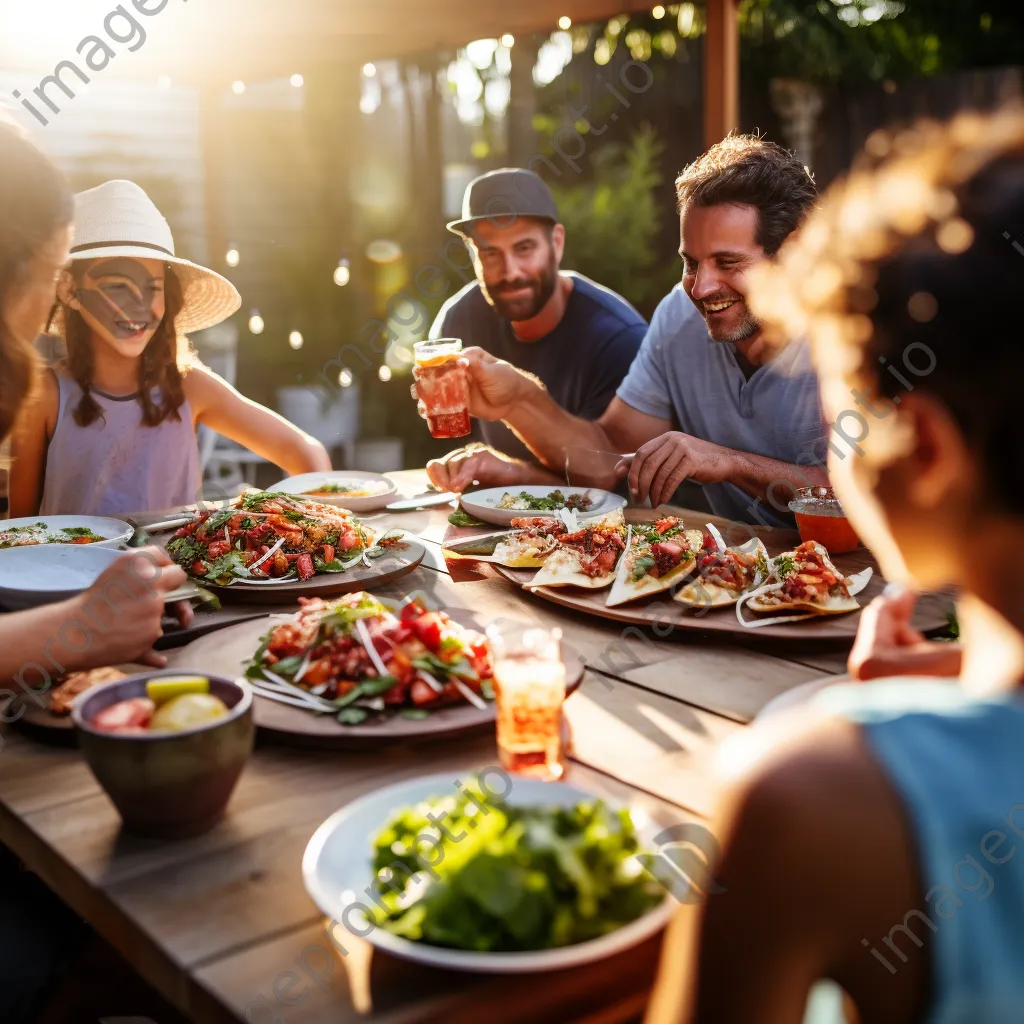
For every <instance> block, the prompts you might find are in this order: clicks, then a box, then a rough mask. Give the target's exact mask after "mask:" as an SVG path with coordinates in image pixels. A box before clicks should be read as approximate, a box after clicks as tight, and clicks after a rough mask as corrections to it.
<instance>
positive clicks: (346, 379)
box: [338, 370, 352, 388]
mask: <svg viewBox="0 0 1024 1024" xmlns="http://www.w3.org/2000/svg"><path fill="white" fill-rule="evenodd" d="M338 383H339V384H340V385H341V386H342V387H343V388H348V387H351V386H352V371H351V370H342V371H341V373H339V374H338Z"/></svg>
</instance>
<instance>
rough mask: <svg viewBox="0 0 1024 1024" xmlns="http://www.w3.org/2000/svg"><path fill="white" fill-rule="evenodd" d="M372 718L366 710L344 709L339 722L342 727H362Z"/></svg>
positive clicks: (339, 715)
mask: <svg viewBox="0 0 1024 1024" xmlns="http://www.w3.org/2000/svg"><path fill="white" fill-rule="evenodd" d="M369 717H370V712H369V711H367V710H366V708H342V709H341V710H340V711H339V712H338V721H339V722H341V724H342V725H362V723H363V722H365V721H366V720H367V719H368V718H369Z"/></svg>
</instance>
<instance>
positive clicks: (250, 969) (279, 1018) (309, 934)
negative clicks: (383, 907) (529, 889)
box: [192, 921, 661, 1024]
mask: <svg viewBox="0 0 1024 1024" xmlns="http://www.w3.org/2000/svg"><path fill="white" fill-rule="evenodd" d="M328 924H329V922H327V921H318V922H316V923H315V924H313V925H311V926H310V927H309V928H307V929H304V930H303V931H301V932H297V933H294V934H290V935H287V936H282V937H280V938H278V939H276V940H274V941H273V942H268V943H265V944H262V945H260V946H258V947H256V948H254V949H250V950H246V951H245V952H244V953H241V954H239V955H237V956H234V957H230V958H227V959H225V960H221V961H218V962H217V963H215V964H211V965H210V966H208V967H204V968H202V969H200V970H199V971H198V972H197V973H196V978H197V981H198V982H199V984H200V985H201V986H202V987H203V989H205V990H206V991H205V998H204V997H203V996H199V997H197V1004H196V1006H195V1008H194V1013H195V1015H194V1016H193V1018H192V1019H193V1020H195V1021H197V1022H198V1024H227V1022H233V1021H236V1020H238V1019H241V1020H249V1021H252V1022H253V1024H264V1022H265V1024H275V1022H276V1024H283V1022H285V1021H286V1022H287V1024H328V1022H330V1024H356V1022H362V1021H367V1020H370V1021H373V1022H374V1024H433V1022H437V1024H442V1022H443V1024H479V1022H480V1021H481V1020H486V1021H487V1022H488V1024H522V1022H523V1021H524V1020H529V1021H530V1024H573V1022H582V1021H584V1020H586V1019H594V1016H595V1015H596V1014H598V1013H600V1012H601V1011H602V1010H608V1009H609V1008H612V1007H614V1008H621V1009H619V1012H618V1013H616V1015H615V1016H614V1017H610V1016H607V1017H604V1018H603V1019H605V1020H613V1019H614V1020H627V1019H629V1018H630V1017H631V1016H636V1015H639V1014H640V1013H641V1012H642V1010H643V1007H644V1005H645V1004H646V1001H647V992H648V990H649V988H650V986H651V984H652V983H653V980H654V973H655V971H656V969H657V964H658V957H659V955H660V949H661V937H660V936H657V937H655V938H653V939H650V940H648V941H647V942H645V943H643V944H642V945H640V946H637V947H635V948H634V949H631V950H627V951H625V952H624V953H622V954H620V955H619V956H616V957H611V958H609V959H607V960H604V961H602V962H601V968H600V971H595V970H594V969H593V967H589V966H588V967H580V968H575V969H572V970H568V971H557V972H552V973H545V974H522V975H512V976H506V977H501V976H497V977H488V976H486V975H470V974H462V973H458V972H455V971H443V970H438V969H437V968H426V967H422V966H419V965H416V964H410V963H403V962H402V961H400V960H398V959H396V958H394V957H389V956H385V955H383V954H377V953H373V954H369V953H368V952H367V951H366V949H365V946H366V944H365V943H362V942H358V941H357V940H350V937H348V936H346V937H345V947H346V949H347V950H348V955H347V956H344V957H343V956H342V955H341V954H339V953H338V952H337V951H336V949H335V948H334V947H333V946H332V944H331V942H330V938H329V935H328V936H325V931H326V926H327V925H328ZM289 1000H293V1001H295V1002H294V1003H290V1002H289ZM225 1008H231V1010H233V1015H232V1013H231V1012H230V1011H227V1012H226V1011H225Z"/></svg>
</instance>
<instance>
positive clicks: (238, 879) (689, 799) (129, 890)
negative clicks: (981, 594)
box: [0, 471, 846, 1024]
mask: <svg viewBox="0 0 1024 1024" xmlns="http://www.w3.org/2000/svg"><path fill="white" fill-rule="evenodd" d="M396 477H397V479H398V480H399V486H400V489H401V488H404V489H405V490H406V491H407V492H408V493H417V492H419V491H422V490H423V489H424V487H425V482H426V480H425V476H424V474H423V473H422V471H409V472H405V473H400V474H396ZM449 512H450V509H449V508H447V507H442V508H441V509H436V508H435V509H431V510H424V511H418V512H413V513H403V514H397V515H388V516H385V517H381V518H380V519H379V520H377V523H379V524H380V525H382V526H401V527H403V528H405V529H407V530H409V531H411V532H414V533H417V534H419V535H420V536H422V537H424V538H425V539H426V541H427V542H428V544H427V546H428V549H429V551H428V558H427V559H426V560H425V561H424V564H423V566H422V567H421V568H420V569H418V570H416V571H415V572H414V573H412V574H410V575H409V576H406V577H405V578H404V579H402V580H399V581H398V582H397V583H394V584H392V585H391V587H390V588H387V590H388V591H390V592H392V593H402V592H408V591H412V590H416V589H425V590H426V591H427V592H428V593H430V594H432V595H433V598H434V599H435V600H437V601H438V602H440V604H441V605H442V606H443V607H447V608H449V609H465V610H466V611H467V612H469V613H472V614H473V615H474V616H475V617H476V620H477V621H478V622H480V623H483V624H486V622H487V621H489V620H493V619H495V618H499V617H503V616H508V617H514V618H518V619H520V620H527V621H544V622H545V623H548V624H551V625H560V626H561V628H562V630H563V633H564V636H565V639H566V641H567V642H568V643H569V644H571V645H572V646H573V648H575V649H576V650H577V651H578V652H580V653H581V654H582V655H583V657H584V658H585V659H586V661H587V664H588V671H587V673H586V675H585V677H584V681H583V684H582V686H581V688H580V690H579V691H578V692H577V693H576V694H574V695H573V696H572V697H571V698H570V699H569V700H568V702H567V703H566V717H567V719H568V722H569V726H570V729H571V735H572V740H571V744H572V745H571V751H570V754H571V761H570V770H569V774H568V778H569V780H570V781H572V782H574V783H577V784H579V785H582V786H585V787H588V788H590V789H593V790H594V791H595V792H597V793H600V794H604V795H606V796H609V797H614V798H617V799H621V800H628V801H632V802H634V803H635V804H637V805H640V806H642V807H644V808H646V809H647V810H648V811H649V812H650V813H651V814H652V816H653V817H654V818H655V819H656V820H657V821H659V822H663V823H665V824H670V823H673V822H677V821H684V820H693V819H698V820H699V819H701V818H704V817H706V816H707V815H708V814H709V813H710V812H711V808H712V802H713V796H714V794H713V792H712V781H711V775H710V770H709V765H710V755H711V753H712V750H713V748H714V746H715V745H716V744H717V743H718V742H719V741H720V740H722V739H724V738H726V737H728V736H730V735H731V734H733V733H736V732H738V731H739V730H742V729H744V728H745V726H746V725H747V724H748V723H749V722H750V720H751V719H752V718H753V716H754V715H755V714H756V713H757V712H758V710H759V709H760V708H761V707H762V706H763V705H764V704H765V703H766V702H767V701H769V700H770V699H771V698H773V697H774V696H776V695H777V694H779V693H782V692H784V691H786V690H788V689H790V688H792V687H794V686H797V685H799V684H801V683H804V682H806V681H808V680H811V679H814V678H817V677H821V676H823V675H829V674H836V673H840V672H842V671H843V669H844V663H845V657H846V650H845V648H844V647H842V646H840V647H838V648H837V647H835V646H834V645H833V646H822V645H820V644H817V645H814V644H812V645H807V646H802V645H799V644H780V643H779V642H777V641H776V642H774V643H771V644H761V646H760V649H759V647H758V641H757V640H756V638H749V639H748V638H746V637H743V638H736V637H729V636H728V635H726V636H725V637H724V638H723V636H722V635H721V634H719V635H717V636H705V635H703V634H700V633H687V634H679V635H674V636H671V637H668V638H658V637H656V636H654V635H653V634H649V635H646V636H644V635H640V633H639V631H635V630H634V631H633V633H632V634H625V635H624V634H623V630H622V626H621V624H616V623H614V622H609V621H604V620H599V619H594V618H591V617H587V616H584V615H581V614H579V613H577V612H574V611H571V610H568V609H563V608H560V607H558V606H556V605H553V604H549V603H547V602H544V601H542V600H540V599H539V598H535V597H532V596H530V595H528V594H526V593H525V592H522V591H520V590H519V589H518V588H516V587H515V586H514V585H513V584H512V583H510V582H508V581H507V580H505V579H502V578H499V577H497V576H490V575H487V576H481V578H477V579H472V580H467V581H462V582H454V581H453V580H452V579H451V577H450V576H449V574H448V572H447V570H446V567H445V563H444V560H443V558H442V557H441V553H440V541H441V540H442V538H443V536H444V532H445V529H446V527H447V515H448V513H449ZM239 610H240V609H239V606H237V605H235V606H225V609H224V610H223V611H222V612H220V613H214V620H216V621H214V622H213V623H208V624H217V623H218V622H221V621H223V622H224V623H227V622H230V621H231V616H233V615H235V616H236V615H237V613H238V612H239ZM259 610H260V612H261V613H266V612H269V611H274V610H275V609H274V608H267V607H263V608H261V609H259ZM199 614H200V617H201V616H203V615H209V614H210V613H203V612H200V613H199ZM740 640H742V643H741V642H739V641H740ZM172 664H173V652H172ZM2 739H3V749H2V750H0V840H2V841H3V843H5V844H6V845H7V846H8V847H9V848H10V849H11V850H12V851H13V852H14V853H15V854H17V855H18V856H19V857H20V858H21V859H22V860H23V861H24V862H25V863H26V864H27V865H28V866H29V867H30V868H31V869H32V870H33V871H35V872H36V873H38V874H39V875H40V876H41V877H42V878H43V880H44V881H45V882H46V883H47V884H48V885H49V886H50V887H51V888H52V889H53V890H54V891H55V892H56V893H57V894H58V895H59V896H60V897H61V898H62V899H63V900H64V901H65V902H66V903H67V904H68V905H69V906H71V907H72V908H73V909H74V910H75V911H77V912H78V913H79V914H80V915H81V916H82V917H84V918H85V919H86V920H87V921H88V922H89V923H90V924H91V925H92V926H93V927H94V928H95V929H96V930H97V931H98V932H100V933H101V934H102V935H103V936H104V937H105V938H106V939H107V940H108V941H109V942H111V943H112V944H113V945H114V946H115V947H116V948H117V949H118V950H120V952H121V953H122V954H123V955H124V956H125V957H126V958H127V959H128V960H129V961H130V962H131V963H132V964H133V965H134V967H135V968H136V969H137V970H138V971H139V973H140V974H141V975H142V976H143V977H144V978H146V979H147V980H148V981H149V982H150V983H151V984H152V985H153V986H155V987H156V988H157V989H158V990H159V991H160V992H161V993H162V994H163V995H164V996H165V997H166V998H167V999H168V1000H170V1002H171V1003H172V1004H174V1005H175V1006H177V1007H178V1008H179V1009H180V1010H181V1011H182V1012H183V1013H184V1014H185V1015H186V1016H187V1017H188V1018H189V1019H191V1020H194V1021H197V1022H203V1024H205V1022H211V1024H212V1022H216V1024H225V1022H235V1021H240V1020H245V1021H249V1022H251V1024H271V1022H275V1024H280V1022H286V1024H328V1022H330V1024H344V1022H352V1021H363V1020H365V1021H370V1022H388V1024H398V1022H413V1021H415V1022H420V1021H435V1020H436V1021H442V1020H443V1021H445V1024H459V1022H463V1021H465V1022H469V1021H474V1022H475V1021H479V1020H486V1021H488V1022H491V1021H493V1022H505V1021H507V1022H515V1021H523V1022H527V1021H528V1022H530V1024H543V1022H552V1024H555V1022H557V1024H567V1022H588V1024H598V1022H601V1024H606V1022H607V1024H614V1022H618V1021H629V1020H633V1019H636V1018H637V1017H638V1016H639V1015H640V1014H641V1013H642V1010H643V1006H644V1004H645V1001H646V999H647V996H648V993H649V989H650V985H651V982H652V979H653V975H654V971H655V968H656V965H657V955H658V948H659V943H660V939H653V940H650V941H648V942H646V943H644V944H643V945H642V946H639V947H637V948H636V949H633V950H631V951H628V952H626V953H623V954H621V955H619V956H617V957H614V958H612V959H611V960H606V961H603V962H601V963H597V964H593V965H590V966H586V967H580V968H576V969H573V970H568V971H560V972H553V973H546V974H536V975H527V976H522V975H520V976H488V975H472V974H461V973H456V972H450V971H440V970H435V969H427V968H422V967H418V966H414V965H411V964H408V963H405V962H402V961H400V960H397V959H394V958H392V957H389V956H386V955H383V954H380V953H374V952H373V951H372V949H371V948H370V947H369V946H368V944H367V943H366V942H365V941H364V940H361V939H358V938H355V937H354V936H352V935H350V934H349V933H348V932H347V931H346V929H345V928H344V926H342V925H340V924H339V925H335V926H334V927H333V928H331V922H330V921H327V920H325V918H324V917H323V915H322V914H321V913H320V912H319V911H318V910H317V908H316V906H315V905H314V904H313V902H312V900H311V899H310V898H309V896H308V895H307V894H306V891H305V888H304V887H303V883H302V877H301V870H300V864H301V858H302V853H303V850H304V848H305V846H306V844H307V842H308V841H309V838H310V836H311V835H312V834H313V832H314V831H315V829H316V828H317V826H318V825H319V824H320V823H321V822H322V821H323V820H324V819H325V818H326V817H328V816H329V815H330V814H331V813H332V812H333V811H335V810H337V809H338V808H339V807H342V806H344V805H345V804H346V803H348V802H350V801H351V800H353V799H356V798H358V797H360V796H362V795H364V794H366V793H368V792H370V791H372V790H374V789H376V788H378V787H380V786H384V785H388V784H391V783H394V782H396V781H399V780H401V779H404V778H413V777H417V776H421V775H425V774H429V773H434V772H439V771H445V770H453V771H457V772H460V773H461V772H467V773H468V772H470V771H472V770H473V769H479V768H483V767H486V766H488V765H491V764H494V763H496V749H495V742H494V737H493V735H492V734H490V733H484V734H475V735H471V736H468V737H465V738H456V739H449V740H446V741H441V742H438V743H434V744H423V745H417V746H405V747H397V748H396V747H387V748H382V749H380V750H370V751H358V752H347V751H323V750H318V751H312V750H301V749H292V748H282V747H277V746H272V745H266V744H260V745H258V747H257V749H256V751H255V752H254V754H253V756H252V759H251V761H250V762H249V764H248V766H247V767H246V770H245V772H244V773H243V775H242V779H241V781H240V783H239V786H238V789H237V790H236V792H235V794H234V796H233V798H232V801H231V803H230V805H229V808H228V814H227V817H226V818H225V820H224V821H223V822H222V823H221V824H220V825H218V826H217V827H216V828H214V829H213V831H211V832H209V833H208V834H206V835H204V836H200V837H198V838H196V839H191V840H186V841H181V842H162V841H156V840H144V839H138V838H135V837H133V836H130V835H127V834H125V833H123V832H122V830H121V826H120V820H119V818H118V816H117V813H116V812H115V810H114V808H113V805H112V804H111V803H110V801H109V800H108V799H107V797H106V796H105V794H104V793H103V792H102V791H101V789H100V787H99V785H98V784H97V782H96V781H95V779H94V778H93V776H92V774H91V773H90V771H89V769H88V768H87V766H86V765H85V763H84V762H83V761H82V759H81V758H80V756H79V755H78V754H77V752H76V751H74V750H68V749H59V748H56V747H50V746H46V745H42V744H40V743H38V742H35V741H33V740H30V739H28V738H26V737H24V736H21V735H19V734H18V733H17V732H16V731H14V730H12V728H11V727H10V726H7V727H5V732H4V734H3V737H2ZM342 949H343V950H344V952H342Z"/></svg>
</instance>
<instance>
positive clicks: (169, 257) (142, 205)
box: [10, 181, 331, 516]
mask: <svg viewBox="0 0 1024 1024" xmlns="http://www.w3.org/2000/svg"><path fill="white" fill-rule="evenodd" d="M57 294H58V297H59V299H60V305H59V307H58V309H57V311H56V317H55V322H54V324H53V327H54V328H55V329H56V331H57V332H58V333H60V334H62V335H63V336H64V339H65V341H66V343H67V359H66V360H65V361H64V362H63V363H62V364H59V365H58V366H57V367H55V368H54V369H52V370H51V371H50V372H48V373H46V374H45V375H44V377H43V382H42V384H43V386H42V389H41V394H40V399H39V401H38V402H35V403H33V404H32V405H31V406H30V407H29V408H28V409H27V410H26V414H25V416H24V417H23V419H24V422H23V424H22V427H21V429H19V431H18V432H17V434H16V436H15V439H14V443H13V449H12V450H13V454H14V458H15V463H14V467H13V471H12V476H11V485H10V492H11V494H10V502H11V514H12V515H13V516H30V515H35V514H36V513H42V514H47V515H55V514H67V513H70V514H81V515H87V514H88V515H120V514H124V513H129V512H145V511H150V510H155V509H167V508H172V507H174V506H177V505H186V504H189V503H191V502H194V501H196V500H198V497H199V487H200V482H201V481H200V478H201V471H200V466H199V450H198V445H197V443H196V427H197V426H198V425H199V424H200V423H202V424H204V425H206V426H207V427H209V428H210V429H211V430H215V431H216V432H217V433H219V434H223V435H224V436H225V437H228V438H230V439H231V440H233V441H237V442H238V443H239V444H242V445H244V446H245V447H247V448H249V449H251V450H252V451H254V452H256V453H257V454H258V455H262V456H263V457H264V458H266V459H268V460H269V461H270V462H273V463H276V464H277V465H278V466H280V467H281V468H282V469H283V470H284V471H285V472H287V473H289V474H298V473H305V472H313V471H316V470H327V469H330V468H331V463H330V458H329V456H328V454H327V451H326V450H325V448H324V447H323V445H322V444H320V442H319V441H317V440H315V439H314V438H312V437H310V436H308V435H307V434H305V433H303V432H302V431H301V430H299V429H298V428H297V427H295V426H293V425H292V424H291V423H289V422H288V421H287V420H285V419H283V418H282V417H281V416H278V415H277V413H274V412H271V411H270V410H269V409H266V408H264V407H263V406H261V405H258V404H257V403H255V402H252V401H250V400H249V399H247V398H245V397H243V396H242V395H241V394H239V392H238V391H236V390H235V389H234V388H233V387H231V385H230V384H228V383H227V382H226V381H225V380H223V379H222V378H220V377H218V376H217V375H216V374H215V373H213V372H212V371H211V370H209V369H207V367H205V366H203V364H202V363H200V362H199V361H198V359H196V358H195V356H194V354H193V353H192V351H191V349H190V346H189V343H188V339H187V335H188V334H189V333H190V332H192V331H198V330H202V329H204V328H207V327H212V326H214V325H215V324H218V323H220V322H221V321H222V320H224V319H226V318H227V317H229V316H231V315H232V314H233V313H235V312H236V311H237V310H238V307H239V306H240V305H241V298H240V297H239V295H238V292H237V291H236V290H235V287H234V285H232V284H231V283H230V282H229V281H227V280H226V279H225V278H223V277H221V276H220V275H219V274H216V273H214V272H213V271H211V270H207V269H206V268H205V267H200V266H197V265H196V264H194V263H190V262H189V261H188V260H185V259H182V258H181V257H179V256H176V255H175V252H174V239H173V237H172V235H171V230H170V228H169V226H168V224H167V221H166V220H164V218H163V216H162V215H161V213H160V211H159V210H158V209H157V208H156V206H155V205H154V204H153V202H152V200H150V198H149V197H148V196H147V195H146V193H145V192H144V191H143V190H142V189H141V188H139V186H138V185H135V184H133V183H132V182H130V181H108V182H107V183H106V184H104V185H100V186H99V187H98V188H94V189H90V190H89V191H87V192H83V193H81V194H80V195H78V196H77V197H76V199H75V244H74V245H73V246H72V248H71V265H70V267H69V268H68V269H67V270H65V272H64V273H63V274H62V275H61V278H60V281H59V283H58V286H57Z"/></svg>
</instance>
